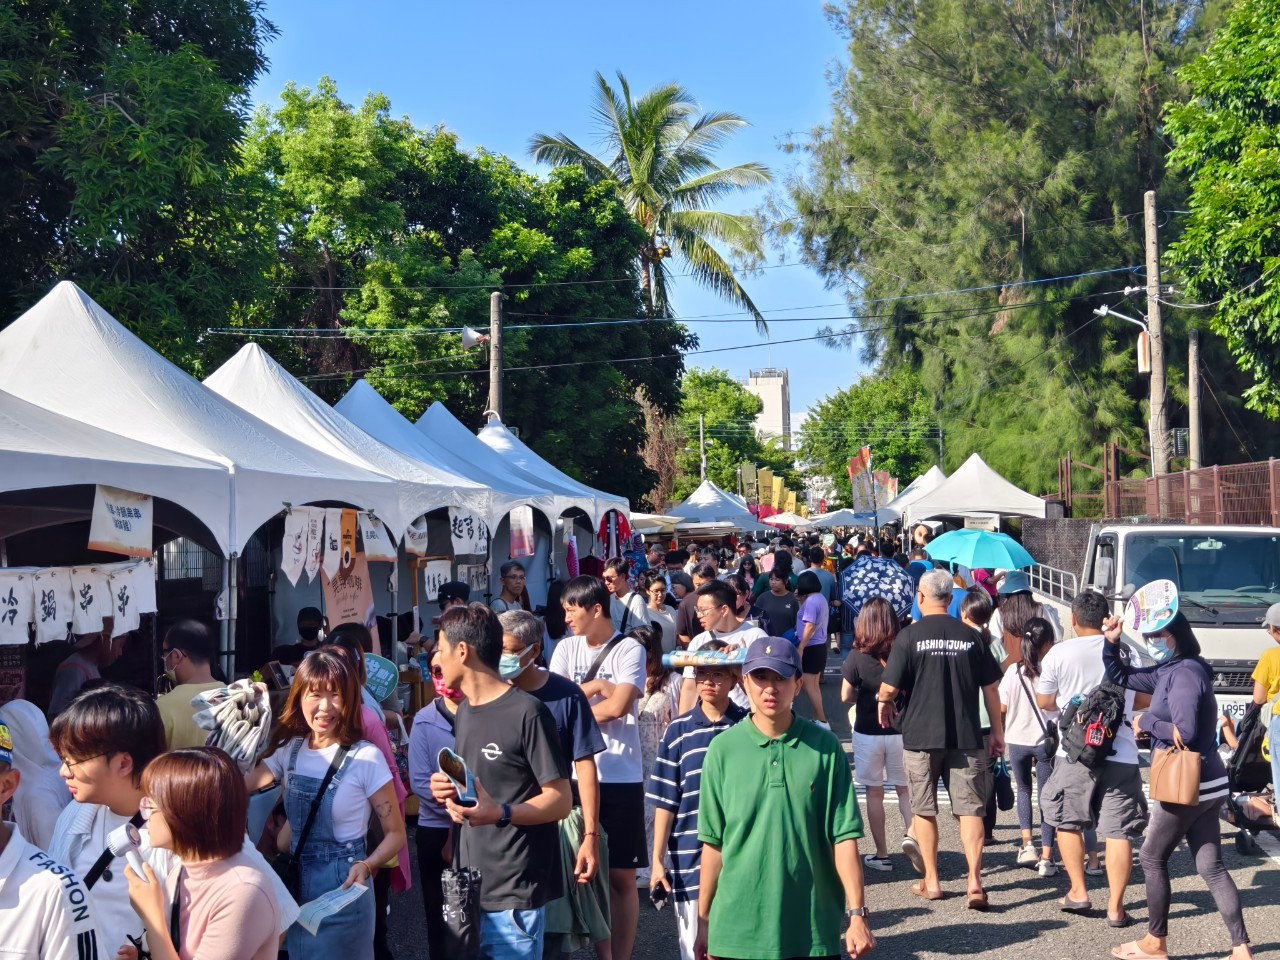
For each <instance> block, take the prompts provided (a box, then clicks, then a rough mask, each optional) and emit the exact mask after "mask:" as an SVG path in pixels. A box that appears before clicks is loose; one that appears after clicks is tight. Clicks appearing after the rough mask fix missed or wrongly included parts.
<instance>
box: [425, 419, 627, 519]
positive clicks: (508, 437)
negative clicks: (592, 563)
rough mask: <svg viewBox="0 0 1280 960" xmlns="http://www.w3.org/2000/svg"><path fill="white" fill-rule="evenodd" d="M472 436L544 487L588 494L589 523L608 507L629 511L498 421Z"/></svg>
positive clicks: (622, 500)
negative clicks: (583, 481) (537, 480)
mask: <svg viewBox="0 0 1280 960" xmlns="http://www.w3.org/2000/svg"><path fill="white" fill-rule="evenodd" d="M424 416H425V414H424ZM476 436H478V437H479V438H480V440H481V441H482V442H483V443H484V444H485V445H486V446H488V447H489V448H490V449H492V450H493V452H494V453H496V454H498V456H500V457H502V459H503V460H505V461H506V462H508V463H512V464H515V465H516V466H517V467H519V468H520V469H521V470H523V471H524V472H525V473H528V474H530V475H532V476H534V477H537V478H539V479H540V480H545V481H546V483H547V485H548V486H553V487H558V488H561V489H565V490H570V491H576V492H577V493H578V494H580V495H581V496H585V497H590V498H591V500H592V501H593V503H594V507H593V509H591V510H588V511H587V515H588V516H590V517H591V522H592V524H593V525H595V526H598V525H599V523H600V521H601V519H603V517H604V515H605V514H606V513H608V512H609V511H610V510H620V511H621V512H622V513H623V514H624V515H627V514H629V513H630V512H631V503H630V502H629V501H628V500H627V499H626V498H625V497H618V496H614V495H613V494H610V493H604V492H602V491H600V490H596V489H595V488H594V487H589V486H587V485H586V484H585V483H582V482H580V481H578V480H575V479H573V477H571V476H569V475H568V474H567V473H564V472H563V471H561V470H559V469H558V468H556V467H555V466H553V465H552V464H551V463H550V462H548V461H547V460H544V459H543V458H542V457H540V456H538V455H537V454H536V453H534V452H533V451H532V450H531V449H530V448H529V446H528V445H527V444H525V443H524V442H523V441H522V440H521V439H520V438H519V437H517V436H516V435H515V434H514V433H512V432H511V431H510V430H509V429H507V427H506V426H505V425H504V424H503V423H502V421H501V420H490V421H489V422H488V423H487V424H485V425H484V426H483V427H481V428H480V431H479V433H477V434H476Z"/></svg>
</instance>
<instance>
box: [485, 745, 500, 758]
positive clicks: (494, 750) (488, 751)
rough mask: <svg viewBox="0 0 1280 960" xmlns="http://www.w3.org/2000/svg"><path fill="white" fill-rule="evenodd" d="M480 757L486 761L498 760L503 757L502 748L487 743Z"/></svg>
mask: <svg viewBox="0 0 1280 960" xmlns="http://www.w3.org/2000/svg"><path fill="white" fill-rule="evenodd" d="M480 755H481V756H483V757H484V758H485V759H486V760H497V759H498V758H499V757H500V756H502V748H501V747H500V746H498V745H497V744H496V743H486V744H485V745H484V747H483V748H482V749H481V750H480Z"/></svg>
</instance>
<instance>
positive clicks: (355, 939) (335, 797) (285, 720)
mask: <svg viewBox="0 0 1280 960" xmlns="http://www.w3.org/2000/svg"><path fill="white" fill-rule="evenodd" d="M360 730H361V726H360V681H359V678H358V677H357V675H356V672H355V670H354V669H353V668H352V665H351V662H350V661H349V660H348V659H347V658H346V657H344V656H341V655H339V654H336V653H331V652H329V651H325V650H320V651H317V652H315V653H313V654H311V655H310V656H309V657H307V658H306V659H305V660H303V661H302V663H301V664H300V665H299V666H298V671H297V673H295V674H294V678H293V685H292V687H290V689H289V699H288V700H287V701H286V702H285V707H284V711H283V712H282V714H281V716H280V722H279V724H278V726H277V727H276V730H275V733H274V734H273V736H272V738H271V745H270V747H269V748H268V750H267V756H266V758H265V759H264V760H263V761H262V762H261V763H260V764H259V765H258V767H257V768H256V769H255V770H253V771H252V772H251V773H250V774H249V775H248V777H247V778H246V782H247V784H248V787H249V789H250V790H258V789H261V788H262V787H265V786H268V785H269V784H271V783H273V782H275V783H281V784H282V785H283V797H284V808H285V814H286V816H287V817H288V819H289V829H290V848H289V854H290V857H291V858H292V865H293V866H294V868H295V869H296V876H297V880H296V889H295V890H294V891H293V892H294V895H295V897H296V899H297V900H298V902H299V903H306V902H308V901H311V900H314V899H316V898H317V897H320V896H322V895H324V894H326V893H328V892H330V891H331V890H334V889H336V888H338V887H342V888H344V889H345V888H349V887H351V885H352V884H355V883H359V884H361V885H362V886H365V887H368V886H369V885H370V879H371V877H372V875H373V871H374V870H375V869H377V868H378V867H381V866H384V865H386V863H387V862H388V861H389V860H391V858H392V857H394V856H395V855H396V853H397V851H399V850H400V848H401V847H403V846H404V843H405V827H404V818H403V817H402V816H401V815H400V811H399V809H398V807H397V805H396V794H395V788H394V787H393V786H392V783H391V772H390V771H389V770H388V769H387V764H386V762H385V761H384V760H383V758H382V754H380V753H379V752H378V748H377V747H375V746H374V745H373V744H371V743H370V742H369V741H368V740H364V739H362V738H361V736H360ZM371 813H372V814H374V815H376V816H377V817H378V822H379V824H380V825H381V827H382V842H381V843H379V844H378V846H377V847H376V848H375V849H373V850H368V851H366V850H365V836H366V834H367V833H368V830H369V818H370V815H371ZM373 899H374V898H373V895H372V893H369V894H366V895H362V896H360V897H359V898H357V899H356V900H354V901H353V902H351V903H349V904H347V905H346V906H345V907H343V908H342V909H341V910H340V911H338V912H337V913H335V914H333V915H332V916H329V917H326V918H325V919H324V920H323V921H321V923H320V926H319V927H318V928H317V930H316V932H315V934H314V935H313V934H310V933H308V932H307V931H306V930H304V929H303V928H302V927H300V926H299V925H297V924H294V925H293V926H292V927H290V928H289V933H288V935H287V937H286V940H285V949H286V950H288V952H289V955H290V956H291V957H306V958H307V960H372V958H373V934H374V903H373Z"/></svg>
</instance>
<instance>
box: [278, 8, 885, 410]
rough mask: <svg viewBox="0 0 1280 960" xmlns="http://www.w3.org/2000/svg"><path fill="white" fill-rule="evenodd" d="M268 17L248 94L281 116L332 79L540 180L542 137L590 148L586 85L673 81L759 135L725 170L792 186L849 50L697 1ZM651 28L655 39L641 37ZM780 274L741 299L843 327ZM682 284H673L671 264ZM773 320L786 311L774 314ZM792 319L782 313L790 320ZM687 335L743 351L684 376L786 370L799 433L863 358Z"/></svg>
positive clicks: (762, 13)
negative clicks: (535, 142) (800, 151)
mask: <svg viewBox="0 0 1280 960" xmlns="http://www.w3.org/2000/svg"><path fill="white" fill-rule="evenodd" d="M267 16H268V17H269V18H270V19H271V20H272V21H274V22H275V24H276V26H277V27H279V29H280V36H279V37H278V38H277V39H276V40H275V41H274V42H273V43H272V44H271V46H270V48H269V49H268V56H269V57H270V59H271V65H270V68H269V71H268V73H267V74H266V75H265V76H264V77H263V78H262V79H261V80H260V81H259V83H258V86H257V88H256V89H255V99H256V101H257V102H260V103H264V102H274V101H275V100H276V98H277V97H278V95H279V93H280V91H281V90H282V89H283V88H284V85H285V83H287V82H288V81H290V80H292V81H295V82H296V83H298V84H300V85H303V86H311V85H314V83H315V82H316V81H317V80H318V79H319V78H320V77H321V76H324V75H328V76H330V77H332V78H333V79H334V80H335V82H336V83H337V85H338V90H339V92H340V94H341V95H342V96H343V98H344V99H345V100H347V101H348V102H351V103H358V102H359V101H360V100H362V99H363V98H364V96H365V94H367V93H369V92H371V91H377V92H382V93H385V94H386V95H387V96H388V97H390V99H391V105H392V112H393V113H395V114H397V115H402V114H403V115H407V116H409V117H410V118H411V119H412V120H413V121H414V122H415V123H416V124H418V125H420V126H432V125H435V124H441V123H442V124H444V125H445V126H446V127H448V128H449V129H451V130H453V131H455V132H456V133H457V134H458V135H459V137H460V138H461V140H462V143H463V145H464V146H468V147H476V146H484V147H486V148H488V149H490V150H494V151H498V152H501V153H505V154H507V155H508V156H511V157H513V158H514V159H517V160H518V161H519V162H521V163H522V164H524V165H525V166H532V163H531V161H530V160H529V158H528V153H527V144H528V140H529V137H530V136H531V135H532V134H534V133H541V132H552V133H554V132H563V133H566V134H568V135H569V136H571V137H573V138H574V139H575V140H576V141H577V142H579V143H582V144H584V145H588V146H594V145H595V140H594V136H593V131H592V128H591V122H590V97H591V92H592V87H593V73H594V71H596V70H599V71H601V72H602V73H604V74H605V75H606V76H610V77H612V76H613V74H614V72H615V71H618V70H621V71H622V72H623V73H624V74H626V76H627V78H628V80H629V81H630V82H631V86H632V89H633V91H641V90H644V89H647V88H648V87H650V86H653V85H654V84H657V83H661V82H665V81H678V82H680V83H682V84H684V85H685V86H686V87H687V88H688V89H689V90H690V91H691V92H692V93H693V94H694V96H695V97H697V98H698V100H699V102H700V103H701V104H702V106H703V108H704V109H708V110H730V111H734V112H737V113H740V114H742V115H743V116H744V117H746V118H747V119H748V120H749V121H751V124H752V126H751V127H749V128H747V129H746V130H744V131H743V132H742V133H741V134H739V135H738V136H737V138H736V139H735V141H734V142H732V143H731V144H730V145H729V146H728V147H726V148H725V149H724V150H722V151H721V153H720V154H719V155H718V160H719V162H720V163H721V165H723V166H728V165H731V164H734V163H741V162H744V161H747V160H759V161H762V162H765V163H767V164H768V165H769V166H770V167H772V168H773V170H774V175H775V187H777V186H778V185H779V184H780V183H781V182H783V181H785V179H786V177H787V176H788V174H789V172H790V171H791V170H792V169H793V168H794V166H795V164H796V163H797V162H800V161H799V159H798V155H794V154H793V155H790V156H788V155H786V154H784V153H782V151H781V150H780V149H779V145H780V144H781V143H782V142H783V141H784V140H786V139H787V138H788V137H789V136H790V135H793V134H794V135H797V136H803V135H804V134H805V133H806V132H807V131H808V130H810V129H811V128H812V127H813V126H815V125H816V124H819V123H822V122H823V121H824V120H825V118H826V117H827V115H828V109H829V106H828V104H829V98H830V88H829V86H828V83H827V79H826V74H827V71H828V70H829V69H830V68H831V66H832V65H833V64H834V63H836V62H837V61H838V60H839V59H841V58H842V57H843V55H844V45H843V43H842V41H841V39H840V38H839V37H838V36H837V35H836V33H835V31H833V30H832V29H831V27H830V26H829V24H828V23H827V21H826V19H825V18H824V16H823V14H822V4H821V3H820V2H816V0H769V2H766V0H738V2H727V0H702V2H696V3H689V4H681V5H679V6H676V7H672V6H669V5H660V6H657V7H653V8H644V7H636V6H634V5H631V4H621V3H607V2H606V3H601V2H599V0H596V2H593V3H589V2H583V0H562V2H559V3H539V4H533V3H517V2H511V0H505V2H502V0H487V2H485V0H480V2H471V3H457V2H452V3H438V2H430V0H418V2H405V0H400V2H390V0H386V2H379V0H366V2H365V3H362V4H355V3H351V2H350V0H346V2H337V0H305V2H303V0H269V2H268V4H267ZM646 21H647V22H648V23H652V25H653V30H654V32H653V33H650V32H648V31H647V30H646V29H645V27H646V26H647V23H646ZM762 198H763V195H762V194H755V193H753V194H744V195H743V196H742V198H741V200H740V201H738V202H737V203H736V204H735V205H734V206H733V207H728V205H727V204H726V207H728V208H729V209H738V210H742V211H749V210H751V209H753V208H754V207H756V206H757V205H758V204H759V203H760V201H761V199H762ZM785 259H786V263H787V264H788V265H786V266H776V265H777V264H779V263H780V262H782V260H781V259H780V257H779V254H778V252H777V251H773V252H771V260H770V263H771V265H773V267H772V268H771V269H765V270H763V271H761V272H760V273H759V274H758V275H756V276H752V277H749V278H746V279H745V280H744V286H745V287H746V289H747V291H748V293H749V294H750V295H751V297H752V299H753V300H754V301H755V303H756V305H757V306H758V307H760V308H761V310H763V311H765V313H766V316H768V317H770V318H771V319H775V320H776V319H779V318H783V317H787V316H789V315H790V316H798V317H808V316H839V315H844V314H846V313H847V312H848V311H847V309H845V307H844V306H843V305H842V303H841V301H842V295H841V293H840V292H839V291H833V290H828V289H826V288H825V287H824V286H823V283H822V281H821V280H820V279H819V278H818V276H817V275H816V274H815V273H814V272H813V271H811V270H810V269H809V268H807V267H805V266H801V265H795V264H796V260H797V257H796V255H795V251H789V252H788V253H787V255H786V258H785ZM675 270H676V272H680V267H679V262H678V261H677V264H676V267H675ZM673 303H674V305H675V308H676V310H677V312H678V313H679V314H680V316H681V317H683V318H695V317H698V316H700V315H706V314H725V313H727V312H730V311H732V310H733V309H734V308H733V306H732V305H730V304H727V303H725V302H724V301H723V300H720V299H719V298H717V297H716V296H714V295H713V294H710V293H707V292H705V291H703V290H702V289H700V288H698V287H697V286H695V285H694V284H693V283H692V281H690V280H680V281H677V286H676V288H675V291H674V294H673ZM794 308H802V309H798V310H797V309H794ZM771 311H779V312H776V313H771ZM788 311H789V312H788ZM742 320H743V322H741V323H697V322H695V321H693V320H691V322H690V326H691V327H692V328H693V329H694V331H695V332H697V334H698V335H699V337H700V338H701V341H702V343H701V346H702V348H703V349H714V348H722V347H738V346H742V345H747V344H750V345H752V346H751V348H750V349H741V350H733V351H729V352H725V353H712V354H708V355H705V356H691V357H689V364H690V365H691V366H702V367H707V366H719V367H722V368H724V369H727V370H728V371H729V372H730V373H731V374H733V375H734V376H739V377H745V376H746V375H747V372H748V370H749V369H756V368H760V367H768V366H777V367H787V368H789V370H790V372H791V406H792V411H793V413H792V417H793V424H794V423H795V421H796V420H797V418H798V415H799V413H800V411H802V410H804V409H806V408H807V407H809V406H810V405H811V404H813V403H814V402H815V401H816V400H818V399H820V398H821V397H822V396H824V395H826V394H828V393H831V392H834V391H835V390H839V389H841V388H843V387H845V386H847V385H848V384H849V383H851V382H852V381H853V380H854V379H856V377H857V376H858V374H859V373H860V372H861V367H860V364H859V362H858V360H857V357H856V356H855V354H854V353H852V352H850V351H844V350H831V349H829V348H828V347H825V346H823V345H822V344H821V342H809V343H798V344H777V345H771V344H770V342H769V339H768V338H766V337H761V336H759V335H757V334H756V332H755V329H754V326H753V325H752V324H751V323H750V322H749V321H747V319H746V318H742ZM823 325H824V324H822V323H820V322H817V321H797V322H774V323H773V324H772V326H771V331H770V332H771V337H772V338H773V339H775V340H780V339H791V338H796V337H804V336H810V335H812V334H813V333H815V332H816V331H817V329H818V328H819V327H820V326H823Z"/></svg>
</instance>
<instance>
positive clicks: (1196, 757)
mask: <svg viewBox="0 0 1280 960" xmlns="http://www.w3.org/2000/svg"><path fill="white" fill-rule="evenodd" d="M1200 761H1201V757H1200V751H1199V750H1191V749H1188V747H1187V745H1186V744H1185V743H1183V742H1182V735H1181V734H1180V733H1178V728H1177V727H1176V726H1175V727H1174V728H1173V746H1172V747H1159V748H1157V749H1155V750H1152V751H1151V791H1150V795H1151V799H1152V800H1158V801H1160V802H1161V803H1178V804H1183V805H1184V806H1194V805H1195V804H1197V803H1199V802H1200Z"/></svg>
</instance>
